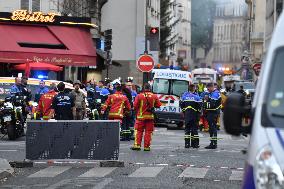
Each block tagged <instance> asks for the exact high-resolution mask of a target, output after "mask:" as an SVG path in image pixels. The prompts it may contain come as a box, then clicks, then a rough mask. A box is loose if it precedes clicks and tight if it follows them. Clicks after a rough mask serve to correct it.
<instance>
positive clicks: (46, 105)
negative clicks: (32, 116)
mask: <svg viewBox="0 0 284 189" xmlns="http://www.w3.org/2000/svg"><path fill="white" fill-rule="evenodd" d="M55 95H57V93H56V92H55V91H54V90H50V91H48V92H47V93H45V94H43V95H42V96H41V97H40V99H39V102H38V107H37V113H39V114H40V115H41V116H42V118H43V119H45V120H48V119H50V118H51V117H52V115H53V113H54V110H53V109H51V104H52V101H53V98H54V96H55Z"/></svg>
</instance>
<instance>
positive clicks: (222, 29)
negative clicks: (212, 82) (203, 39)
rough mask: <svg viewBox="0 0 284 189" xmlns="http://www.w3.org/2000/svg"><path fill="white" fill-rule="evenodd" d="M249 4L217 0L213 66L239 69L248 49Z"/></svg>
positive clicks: (218, 68) (235, 0) (232, 0)
mask: <svg viewBox="0 0 284 189" xmlns="http://www.w3.org/2000/svg"><path fill="white" fill-rule="evenodd" d="M246 16H247V4H246V3H245V2H242V1H239V0H217V1H216V14H215V18H214V31H213V33H214V34H213V63H212V68H215V69H217V70H222V68H226V69H227V70H228V69H230V70H238V69H239V68H240V66H241V56H242V53H243V51H244V50H245V49H246V43H245V39H246V33H247V27H246V19H247V17H246Z"/></svg>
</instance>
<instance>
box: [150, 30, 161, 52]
mask: <svg viewBox="0 0 284 189" xmlns="http://www.w3.org/2000/svg"><path fill="white" fill-rule="evenodd" d="M149 41H150V51H159V50H160V45H159V44H160V31H159V28H158V27H150V28H149Z"/></svg>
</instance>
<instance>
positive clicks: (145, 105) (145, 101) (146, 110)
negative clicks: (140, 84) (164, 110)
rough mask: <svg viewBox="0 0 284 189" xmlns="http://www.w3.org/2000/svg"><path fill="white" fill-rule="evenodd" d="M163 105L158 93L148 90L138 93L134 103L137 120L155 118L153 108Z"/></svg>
mask: <svg viewBox="0 0 284 189" xmlns="http://www.w3.org/2000/svg"><path fill="white" fill-rule="evenodd" d="M161 105H162V104H161V102H160V100H159V99H158V97H157V95H155V94H153V93H151V92H147V91H146V92H143V93H140V94H138V95H137V96H136V98H135V101H134V105H133V106H134V110H135V111H136V118H137V120H153V119H154V114H153V112H152V111H151V109H153V108H159V107H160V106H161Z"/></svg>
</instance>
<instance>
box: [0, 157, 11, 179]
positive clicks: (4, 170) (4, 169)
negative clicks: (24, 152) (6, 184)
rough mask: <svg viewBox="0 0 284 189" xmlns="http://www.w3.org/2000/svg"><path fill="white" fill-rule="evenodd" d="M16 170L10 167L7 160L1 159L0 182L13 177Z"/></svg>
mask: <svg viewBox="0 0 284 189" xmlns="http://www.w3.org/2000/svg"><path fill="white" fill-rule="evenodd" d="M13 173H14V169H13V168H12V167H11V166H10V164H9V162H8V161H7V160H6V159H1V158H0V180H2V179H5V178H7V177H10V176H12V175H13Z"/></svg>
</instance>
